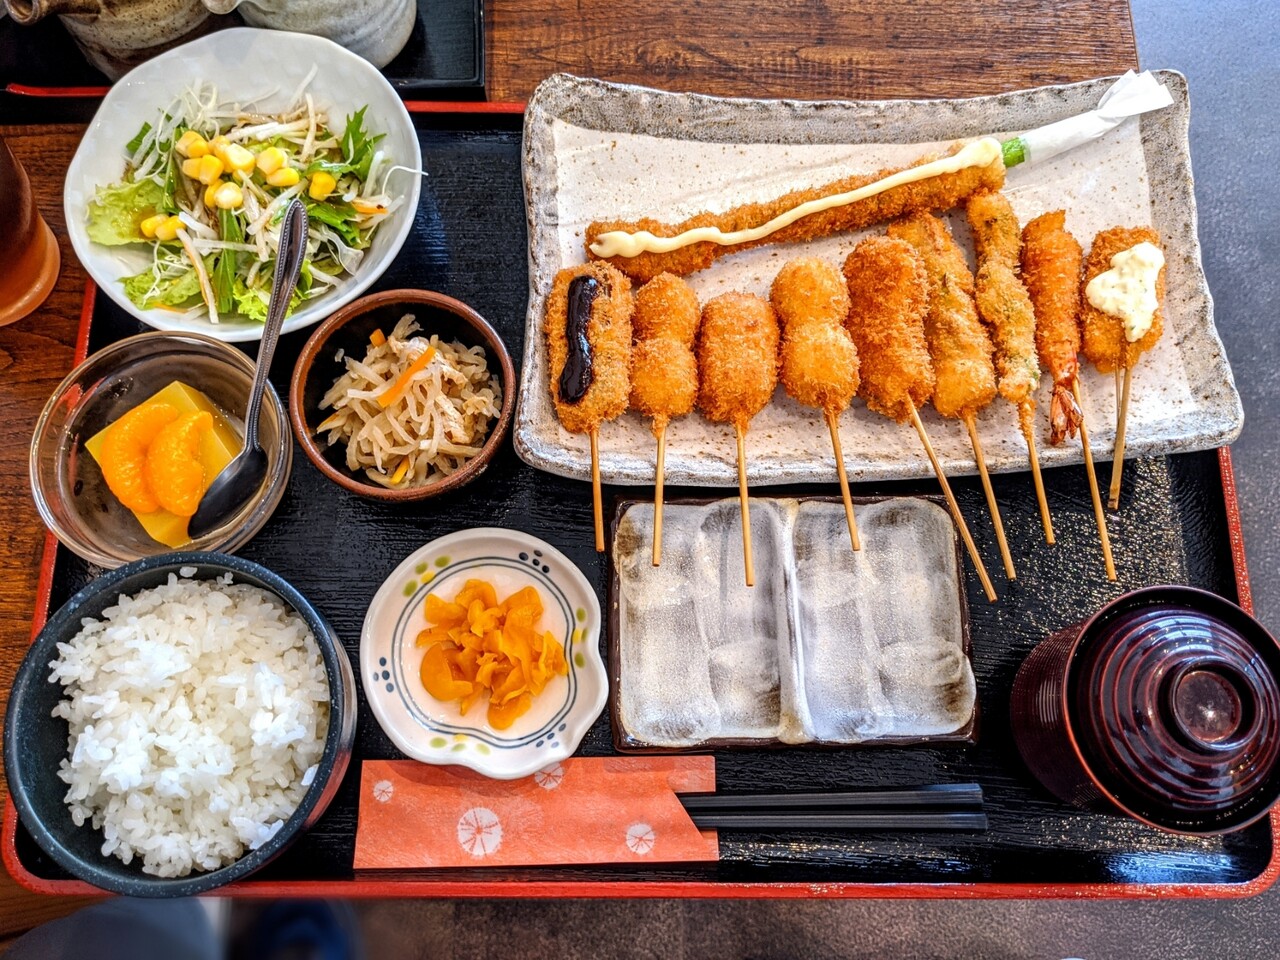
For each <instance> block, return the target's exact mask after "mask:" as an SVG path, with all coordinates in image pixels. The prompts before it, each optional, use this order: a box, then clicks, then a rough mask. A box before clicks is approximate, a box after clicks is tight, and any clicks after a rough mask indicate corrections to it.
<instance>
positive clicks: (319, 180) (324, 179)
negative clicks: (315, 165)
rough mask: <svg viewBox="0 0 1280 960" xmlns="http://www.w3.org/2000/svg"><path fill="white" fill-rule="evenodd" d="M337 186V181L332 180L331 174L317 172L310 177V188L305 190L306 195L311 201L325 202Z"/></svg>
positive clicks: (321, 171)
mask: <svg viewBox="0 0 1280 960" xmlns="http://www.w3.org/2000/svg"><path fill="white" fill-rule="evenodd" d="M337 186H338V181H337V180H335V179H333V176H332V175H331V174H328V173H325V172H324V171H323V170H317V171H316V172H315V173H314V174H312V175H311V186H309V187H308V188H307V195H308V196H310V197H311V199H312V200H327V199H328V198H329V194H331V193H333V191H334V189H335V188H336V187H337Z"/></svg>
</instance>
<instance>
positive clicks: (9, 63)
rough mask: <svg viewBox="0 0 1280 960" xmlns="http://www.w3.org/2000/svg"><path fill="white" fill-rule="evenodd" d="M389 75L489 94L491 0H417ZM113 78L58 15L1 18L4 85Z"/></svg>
mask: <svg viewBox="0 0 1280 960" xmlns="http://www.w3.org/2000/svg"><path fill="white" fill-rule="evenodd" d="M221 19H223V20H225V21H226V23H227V25H228V26H238V25H240V23H241V21H240V18H239V17H238V16H235V15H234V14H233V15H231V16H228V17H224V18H221ZM382 72H383V74H384V75H385V76H386V78H387V79H388V80H390V81H391V85H392V86H393V87H395V88H396V90H397V91H398V92H399V93H400V95H401V96H402V97H404V98H405V99H407V100H414V99H439V100H455V99H456V100H482V99H484V0H418V19H417V22H415V23H414V25H413V33H412V34H411V35H410V37H409V42H408V43H407V44H405V47H404V49H403V50H401V51H400V53H399V54H397V55H396V58H395V59H394V60H392V61H391V62H390V63H389V64H387V65H386V66H385V67H384V68H383V70H382ZM110 82H111V81H110V80H108V79H107V78H106V77H105V76H103V74H102V73H100V72H99V71H98V70H96V69H95V68H94V67H92V66H91V65H90V64H89V62H88V61H87V60H86V59H85V58H84V55H83V54H82V53H81V52H80V48H79V47H77V46H76V44H75V41H74V40H72V39H71V35H70V34H69V33H68V32H67V30H66V28H65V27H63V25H62V24H61V23H59V22H58V19H57V17H46V18H45V19H43V20H41V21H40V22H39V23H35V24H32V25H31V26H30V27H20V26H18V25H17V24H16V23H14V22H13V20H12V19H10V18H9V17H5V18H4V19H0V88H3V87H5V86H7V85H8V84H10V83H16V84H22V85H24V86H30V87H54V88H57V87H103V86H107V85H108V84H110Z"/></svg>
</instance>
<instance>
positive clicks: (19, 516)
mask: <svg viewBox="0 0 1280 960" xmlns="http://www.w3.org/2000/svg"><path fill="white" fill-rule="evenodd" d="M487 14H488V20H489V24H490V34H489V37H488V40H487V55H488V58H489V78H490V79H489V88H488V97H489V99H490V100H495V101H505V100H525V99H527V98H528V96H529V95H530V94H531V93H532V91H533V89H534V87H535V86H536V85H537V84H538V82H539V81H540V80H542V79H543V78H544V77H546V76H548V75H549V74H551V73H554V72H556V71H560V70H565V71H570V72H575V73H579V74H584V75H594V76H600V77H603V78H605V79H609V80H616V81H626V82H633V83H642V84H648V85H651V86H656V87H662V88H666V89H671V90H698V91H702V92H706V93H716V94H726V95H751V96H786V97H797V98H806V99H817V98H825V97H904V96H908V97H949V96H967V95H975V94H983V93H993V92H997V91H1001V90H1009V89H1015V88H1019V87H1027V86H1034V85H1037V84H1042V83H1051V82H1063V81H1074V80H1083V79H1087V78H1089V77H1093V76H1098V75H1102V74H1110V73H1116V72H1120V71H1123V70H1125V69H1128V68H1129V67H1132V66H1134V65H1136V61H1137V55H1136V48H1135V44H1134V38H1133V27H1132V22H1131V20H1130V16H1129V9H1128V4H1127V2H1126V0H1021V2H1015V3H1005V4H996V3H990V2H987V3H979V2H976V0H915V2H913V0H872V2H857V0H830V2H822V0H818V2H811V3H802V2H797V0H784V2H780V3H777V4H773V5H769V4H759V3H755V2H750V3H748V2H745V0H724V2H714V0H705V2H703V0H689V2H687V3H683V4H661V3H651V2H631V0H610V2H607V3H606V2H602V0H579V2H578V3H576V4H573V5H570V4H564V3H561V2H558V0H490V3H489V6H488V11H487ZM4 107H5V104H4V102H3V100H0V124H3V122H4V120H5V113H4ZM82 133H83V128H82V127H79V126H39V127H14V126H8V127H5V126H0V136H4V137H5V138H6V140H7V141H8V142H9V145H10V147H11V148H12V149H13V151H14V154H15V155H16V156H17V157H18V159H19V160H20V161H21V162H22V163H23V164H24V165H25V166H26V168H27V171H28V173H29V175H30V177H31V182H32V186H33V187H34V190H35V194H36V199H37V203H38V204H39V207H40V209H41V211H42V213H43V214H44V216H45V219H46V220H47V221H48V222H49V225H50V226H51V227H52V228H53V230H54V232H55V234H57V236H58V238H59V243H60V245H61V249H62V273H61V276H60V277H59V279H58V283H57V286H56V288H55V289H54V292H53V293H52V294H51V295H50V297H49V299H48V300H47V301H46V302H45V304H44V305H43V306H42V307H41V308H40V309H39V310H38V311H37V312H36V313H35V314H34V315H32V316H30V317H28V318H26V319H24V320H21V321H19V322H18V323H16V324H14V325H12V326H10V327H7V328H3V329H0V374H2V376H0V451H3V454H4V455H3V456H0V516H3V517H4V520H5V523H4V525H3V533H2V534H0V569H3V570H4V571H5V575H6V582H5V589H4V590H3V591H0V701H3V700H4V698H5V697H6V696H7V691H8V688H9V685H10V684H11V683H12V679H13V674H14V670H15V669H16V666H17V663H18V661H19V660H20V659H21V656H22V653H23V651H24V650H25V648H26V645H27V642H28V639H29V634H30V627H31V615H32V607H33V602H34V598H35V591H36V580H37V573H38V563H39V557H40V551H41V546H42V543H43V537H44V529H43V527H42V526H41V524H40V521H39V518H38V516H37V514H36V511H35V508H34V506H33V505H32V502H31V497H30V491H29V485H28V480H27V466H26V453H27V445H28V443H29V440H30V436H31V432H32V429H33V427H34V425H35V421H36V418H37V416H38V415H39V412H40V409H41V407H42V406H43V404H44V402H45V400H46V399H47V397H48V396H49V394H50V393H51V392H52V390H53V388H54V387H55V386H56V384H57V383H58V381H59V380H60V379H61V378H62V377H63V376H65V375H66V373H67V372H68V370H70V368H71V365H72V355H73V351H74V344H75V338H76V332H77V327H78V322H79V314H80V306H81V297H82V294H83V289H84V274H83V271H82V270H81V268H80V266H79V264H78V262H77V261H76V259H75V257H74V255H73V254H72V252H71V249H70V245H69V243H68V242H67V239H66V230H65V225H64V223H63V218H62V202H61V200H62V182H63V177H64V176H65V173H66V169H67V166H68V164H69V163H70V160H71V156H72V154H73V153H74V151H75V148H76V145H77V144H78V142H79V139H80V136H81V134H82ZM0 706H3V703H0ZM6 883H7V881H6ZM15 889H16V888H15ZM20 901H21V897H18V898H17V901H11V899H10V897H9V891H8V888H7V886H6V885H5V884H0V915H2V916H4V917H8V916H10V915H12V911H13V910H14V909H17V910H18V911H19V912H21V908H20V907H19V906H17V904H18V903H20ZM42 918H43V915H40V916H37V914H35V913H32V914H31V915H30V918H29V919H30V920H31V921H35V920H37V919H42ZM23 925H24V924H23V923H22V922H21V921H18V922H10V921H8V920H4V921H3V922H0V929H4V930H15V929H22V927H23ZM28 925H29V924H28Z"/></svg>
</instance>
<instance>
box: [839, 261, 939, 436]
mask: <svg viewBox="0 0 1280 960" xmlns="http://www.w3.org/2000/svg"><path fill="white" fill-rule="evenodd" d="M844 277H845V281H846V282H847V283H848V285H849V300H850V303H851V306H850V310H849V320H848V324H847V329H848V331H849V335H850V336H851V337H852V338H853V342H854V345H855V346H856V347H857V348H858V360H859V365H860V371H861V383H860V385H859V387H858V395H859V396H860V397H862V398H863V399H864V400H866V402H867V406H868V407H870V408H871V409H872V410H875V411H876V412H877V413H882V414H884V415H885V416H887V417H891V418H892V419H894V420H897V421H898V422H899V423H902V422H905V421H907V420H909V419H911V408H912V407H913V406H914V407H916V408H919V407H922V406H924V405H925V404H926V403H928V402H929V398H930V397H931V396H932V395H933V388H934V373H933V364H932V363H931V362H930V360H929V347H928V344H927V343H926V342H925V336H924V317H925V314H926V313H927V312H928V309H929V281H928V277H927V276H926V275H925V269H924V264H922V263H921V262H920V256H919V254H917V253H916V252H915V250H914V249H912V247H911V244H909V243H907V242H906V241H905V240H899V239H897V238H895V237H868V238H867V239H865V240H863V241H862V242H861V243H859V244H858V245H857V246H856V247H854V249H853V252H852V253H851V254H849V256H848V258H847V259H846V260H845V262H844Z"/></svg>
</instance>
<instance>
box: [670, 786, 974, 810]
mask: <svg viewBox="0 0 1280 960" xmlns="http://www.w3.org/2000/svg"><path fill="white" fill-rule="evenodd" d="M679 797H680V802H681V803H682V804H684V808H685V809H686V810H688V811H689V813H691V814H692V813H699V812H706V813H711V812H720V811H734V810H759V811H784V810H812V809H815V808H830V807H840V808H843V809H845V810H886V809H893V810H901V809H909V808H921V807H925V808H935V807H943V808H956V807H959V808H965V809H968V808H974V807H981V806H982V802H983V800H982V787H981V786H979V785H978V784H976V783H935V784H929V785H928V786H923V787H896V788H893V789H890V790H855V791H846V792H843V793H744V794H722V793H682V794H680V795H679Z"/></svg>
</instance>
